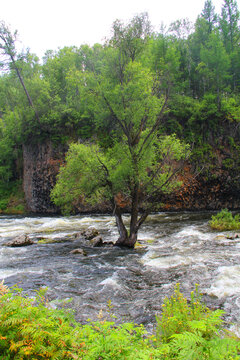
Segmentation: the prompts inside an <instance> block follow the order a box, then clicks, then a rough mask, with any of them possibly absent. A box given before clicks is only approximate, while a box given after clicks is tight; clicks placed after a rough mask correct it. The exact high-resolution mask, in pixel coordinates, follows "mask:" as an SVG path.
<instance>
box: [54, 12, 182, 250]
mask: <svg viewBox="0 0 240 360" xmlns="http://www.w3.org/2000/svg"><path fill="white" fill-rule="evenodd" d="M144 21H145V17H140V18H139V19H137V18H135V19H134V21H132V22H130V24H128V25H127V26H126V28H122V25H121V29H122V31H121V34H120V33H119V34H118V38H117V39H118V42H115V38H114V37H113V42H112V47H111V48H109V49H108V51H107V53H108V56H107V58H106V59H105V62H103V63H102V67H101V71H100V72H94V73H93V74H88V75H89V77H88V78H87V74H85V76H86V78H85V79H86V91H87V93H88V99H90V101H91V99H92V104H93V107H92V110H93V111H94V116H95V121H96V122H97V123H98V124H100V123H101V122H102V121H105V118H111V122H112V123H114V131H113V133H112V136H113V141H112V144H111V146H110V148H108V149H107V150H105V151H104V150H103V149H101V148H100V147H99V146H98V145H90V144H89V145H88V144H87V145H86V144H85V145H84V144H81V145H73V146H72V147H71V148H70V152H69V154H68V156H67V162H66V166H65V167H63V168H62V170H61V172H60V175H59V177H58V182H57V185H56V187H55V189H54V191H53V195H52V196H53V199H54V200H55V203H56V204H59V205H64V203H65V201H63V202H62V199H63V195H65V194H68V195H67V199H68V203H69V200H70V202H71V201H72V200H73V199H74V197H76V196H78V197H82V198H83V199H85V200H89V201H96V199H98V200H99V199H106V198H107V199H108V200H110V202H111V204H112V208H113V213H114V215H115V218H116V224H117V228H118V231H119V238H118V240H117V242H116V245H119V246H127V247H133V246H134V244H135V243H136V241H137V236H138V231H139V229H140V227H141V225H142V224H143V222H144V221H145V220H146V218H147V216H148V214H149V213H150V211H151V210H152V202H153V201H154V199H155V197H156V193H157V191H160V190H162V191H163V192H168V191H171V190H173V189H174V188H175V187H176V186H177V185H179V182H178V181H177V178H176V175H177V173H178V171H179V170H180V168H181V166H182V162H181V160H182V159H183V158H184V157H186V156H187V153H188V147H187V146H186V145H184V144H181V142H180V141H179V140H177V139H176V137H174V136H173V137H164V136H161V134H160V132H159V129H160V125H161V122H162V119H163V116H164V113H165V111H166V107H167V101H168V96H169V87H167V86H166V85H167V84H166V79H164V81H163V83H162V84H163V86H162V91H159V89H160V85H159V84H158V86H157V87H156V79H157V81H161V78H160V77H159V76H158V77H156V72H153V71H152V70H151V69H150V68H148V67H146V66H144V65H143V64H141V62H140V55H141V53H142V51H143V41H144V38H142V37H140V36H139V32H138V29H139V28H140V29H145V24H144ZM139 22H140V24H139ZM141 22H143V23H142V24H141ZM140 25H141V26H140ZM135 27H136V29H135ZM129 34H130V35H131V36H130V39H131V41H128V40H129ZM134 34H135V35H134ZM114 36H115V35H114ZM135 40H136V41H135ZM138 40H139V41H138ZM110 44H111V42H110ZM131 44H132V45H131ZM138 46H139V47H138ZM110 55H111V56H110ZM156 89H157V91H156ZM67 178H69V179H70V180H69V181H68V180H67ZM125 201H126V203H128V206H129V208H130V225H129V229H128V228H127V226H126V224H125V223H124V221H123V209H122V204H123V203H124V202H125ZM140 209H143V211H142V212H140Z"/></svg>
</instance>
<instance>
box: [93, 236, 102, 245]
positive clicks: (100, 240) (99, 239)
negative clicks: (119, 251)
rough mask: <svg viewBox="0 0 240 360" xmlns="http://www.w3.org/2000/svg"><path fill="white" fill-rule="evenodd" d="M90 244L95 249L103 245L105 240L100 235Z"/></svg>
mask: <svg viewBox="0 0 240 360" xmlns="http://www.w3.org/2000/svg"><path fill="white" fill-rule="evenodd" d="M90 243H91V245H92V246H93V247H99V246H102V245H103V239H102V237H101V236H100V235H98V236H96V237H94V238H93V239H91V240H90Z"/></svg>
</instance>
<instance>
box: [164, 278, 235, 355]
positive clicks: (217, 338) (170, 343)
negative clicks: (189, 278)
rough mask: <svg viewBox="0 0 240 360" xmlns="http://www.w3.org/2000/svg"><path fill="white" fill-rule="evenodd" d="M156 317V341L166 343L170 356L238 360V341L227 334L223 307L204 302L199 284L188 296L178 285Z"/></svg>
mask: <svg viewBox="0 0 240 360" xmlns="http://www.w3.org/2000/svg"><path fill="white" fill-rule="evenodd" d="M162 306H163V310H162V314H161V315H160V316H157V343H158V344H159V345H160V346H164V345H165V349H166V351H167V352H168V355H167V357H166V358H167V359H179V360H185V359H188V360H197V359H200V360H206V359H207V360H216V359H222V360H223V359H224V360H227V359H228V360H232V359H239V342H238V341H236V339H234V338H233V337H230V336H227V334H224V331H223V328H222V320H221V316H222V315H223V314H224V311H222V310H215V311H211V310H210V309H208V308H207V307H206V306H205V305H204V304H202V303H201V295H200V293H199V288H198V285H197V284H196V287H195V291H193V292H192V293H191V299H190V301H189V302H188V301H187V299H186V298H185V297H184V296H183V294H182V293H181V292H180V288H179V284H177V285H176V287H175V290H174V294H173V295H172V296H171V298H170V299H169V298H166V299H165V301H164V304H163V305H162Z"/></svg>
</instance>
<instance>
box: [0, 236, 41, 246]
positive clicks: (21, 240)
mask: <svg viewBox="0 0 240 360" xmlns="http://www.w3.org/2000/svg"><path fill="white" fill-rule="evenodd" d="M32 244H35V242H34V241H33V240H32V239H30V238H29V236H28V235H19V236H17V237H16V238H14V239H13V240H11V241H9V242H7V243H6V244H5V245H6V246H10V247H17V246H28V245H32Z"/></svg>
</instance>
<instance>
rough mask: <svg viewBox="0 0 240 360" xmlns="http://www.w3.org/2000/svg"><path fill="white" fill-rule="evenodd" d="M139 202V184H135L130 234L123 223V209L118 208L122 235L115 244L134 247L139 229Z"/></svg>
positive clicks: (119, 227) (118, 225)
mask: <svg viewBox="0 0 240 360" xmlns="http://www.w3.org/2000/svg"><path fill="white" fill-rule="evenodd" d="M138 203H139V186H138V183H136V184H135V186H134V189H133V193H132V207H131V221H130V234H128V231H127V229H126V227H125V225H124V223H123V220H122V215H121V211H120V209H119V208H116V211H115V218H116V223H117V227H118V231H119V234H120V237H119V238H118V240H117V242H116V243H115V245H117V246H123V247H129V248H133V247H134V245H135V244H136V242H137V234H138V229H139V226H140V225H139V224H138Z"/></svg>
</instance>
